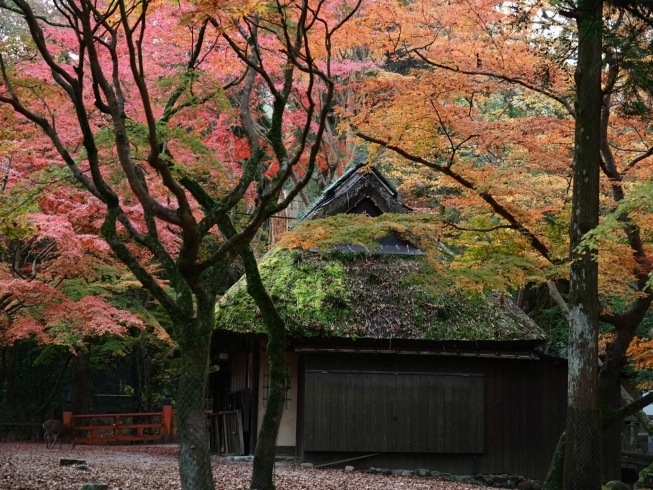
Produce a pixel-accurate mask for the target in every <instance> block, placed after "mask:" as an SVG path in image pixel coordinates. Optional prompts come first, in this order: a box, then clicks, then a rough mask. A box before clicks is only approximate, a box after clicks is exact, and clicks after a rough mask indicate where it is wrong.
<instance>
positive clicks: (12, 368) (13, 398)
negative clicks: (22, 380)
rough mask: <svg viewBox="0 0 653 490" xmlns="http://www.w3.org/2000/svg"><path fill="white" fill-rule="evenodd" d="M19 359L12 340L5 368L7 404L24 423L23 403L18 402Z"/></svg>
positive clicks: (19, 420) (15, 345)
mask: <svg viewBox="0 0 653 490" xmlns="http://www.w3.org/2000/svg"><path fill="white" fill-rule="evenodd" d="M19 361H20V348H19V346H18V342H14V345H13V346H12V352H11V361H10V364H9V368H5V369H4V371H6V376H7V397H8V398H9V404H10V405H11V409H12V410H13V411H14V415H15V416H16V419H18V422H21V423H25V422H27V416H26V415H25V411H24V410H23V405H22V404H21V403H20V388H19V387H18V385H19V380H18V364H19ZM3 362H6V359H5V358H4V356H3Z"/></svg>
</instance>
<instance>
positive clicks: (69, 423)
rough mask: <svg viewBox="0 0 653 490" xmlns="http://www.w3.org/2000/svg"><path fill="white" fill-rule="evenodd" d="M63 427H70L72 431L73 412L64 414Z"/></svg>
mask: <svg viewBox="0 0 653 490" xmlns="http://www.w3.org/2000/svg"><path fill="white" fill-rule="evenodd" d="M63 425H65V426H66V427H70V428H71V429H72V427H73V413H72V412H64V413H63Z"/></svg>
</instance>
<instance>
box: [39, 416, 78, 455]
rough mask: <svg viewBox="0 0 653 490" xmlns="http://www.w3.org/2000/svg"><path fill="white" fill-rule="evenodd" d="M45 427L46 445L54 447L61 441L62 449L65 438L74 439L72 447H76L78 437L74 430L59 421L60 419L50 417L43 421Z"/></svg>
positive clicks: (49, 447) (50, 447)
mask: <svg viewBox="0 0 653 490" xmlns="http://www.w3.org/2000/svg"><path fill="white" fill-rule="evenodd" d="M43 429H44V431H45V435H44V439H45V447H46V448H48V449H52V448H53V447H54V445H55V444H56V443H57V440H58V441H59V449H61V443H62V442H63V440H64V439H72V441H71V443H72V448H71V449H75V444H76V443H77V438H76V437H75V433H74V431H73V430H72V429H71V428H70V427H68V426H66V425H64V424H63V423H61V422H59V421H58V420H54V419H50V420H46V421H45V422H43Z"/></svg>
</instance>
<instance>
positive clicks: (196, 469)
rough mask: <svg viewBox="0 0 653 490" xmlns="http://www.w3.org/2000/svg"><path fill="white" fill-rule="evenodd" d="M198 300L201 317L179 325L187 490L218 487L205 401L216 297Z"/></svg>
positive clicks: (182, 467) (178, 420)
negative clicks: (215, 479) (214, 477)
mask: <svg viewBox="0 0 653 490" xmlns="http://www.w3.org/2000/svg"><path fill="white" fill-rule="evenodd" d="M197 303H198V304H197V319H196V320H195V321H192V324H191V325H185V326H184V327H183V328H180V329H179V331H180V333H181V336H182V337H183V338H182V340H180V342H179V350H180V353H181V364H182V374H181V376H180V377H179V387H178V389H177V403H176V405H177V415H176V417H175V424H176V430H177V434H178V436H179V474H180V476H181V487H182V488H183V489H184V490H214V489H215V485H214V483H213V474H212V472H211V450H210V447H209V438H208V432H207V429H206V413H205V406H204V405H205V398H206V382H207V379H208V372H209V359H210V349H211V336H212V333H213V323H214V319H215V311H214V310H215V300H214V301H206V300H202V299H201V298H198V301H197Z"/></svg>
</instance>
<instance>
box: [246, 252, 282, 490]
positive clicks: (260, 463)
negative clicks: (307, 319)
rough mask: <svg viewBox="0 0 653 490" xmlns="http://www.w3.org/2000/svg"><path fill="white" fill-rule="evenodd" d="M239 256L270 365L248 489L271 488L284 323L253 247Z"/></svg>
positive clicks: (278, 406) (277, 430) (280, 415)
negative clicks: (263, 332)
mask: <svg viewBox="0 0 653 490" xmlns="http://www.w3.org/2000/svg"><path fill="white" fill-rule="evenodd" d="M241 257H242V259H243V264H244V266H245V273H246V274H247V292H248V293H249V294H250V296H251V297H252V298H253V299H254V301H255V302H256V305H257V306H258V308H259V310H260V311H261V314H262V315H263V321H264V322H265V326H266V328H267V332H268V345H267V349H266V350H267V354H268V363H269V369H270V381H269V390H268V400H267V403H266V405H265V413H264V415H263V422H262V424H261V429H260V431H259V434H258V441H257V443H256V452H255V454H254V468H253V471H252V483H251V489H252V490H274V480H273V473H274V460H275V456H276V448H277V436H278V434H279V425H280V424H281V417H282V415H283V404H284V401H285V399H286V374H285V364H286V325H285V323H284V321H283V319H282V318H281V317H280V316H279V313H278V312H277V310H276V308H275V306H274V303H273V301H272V299H271V298H270V296H269V295H268V293H267V291H266V290H265V286H264V285H263V282H262V281H261V276H260V275H259V271H258V265H257V264H256V259H255V258H254V254H253V253H252V250H251V249H250V248H248V249H247V250H245V251H244V252H243V253H242V255H241Z"/></svg>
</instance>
